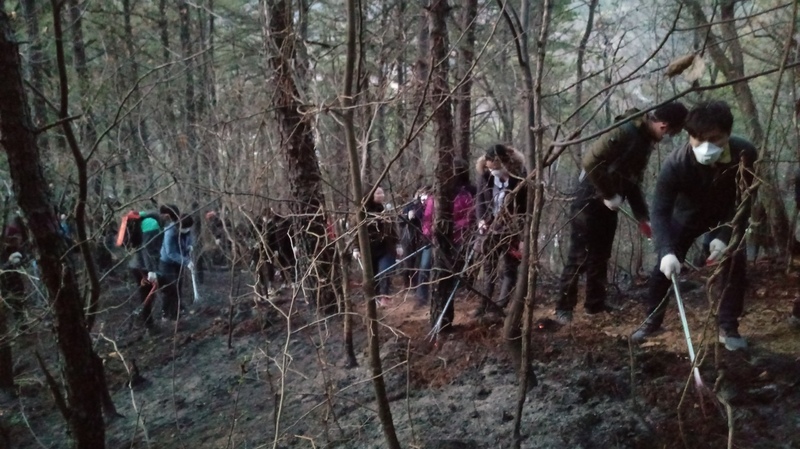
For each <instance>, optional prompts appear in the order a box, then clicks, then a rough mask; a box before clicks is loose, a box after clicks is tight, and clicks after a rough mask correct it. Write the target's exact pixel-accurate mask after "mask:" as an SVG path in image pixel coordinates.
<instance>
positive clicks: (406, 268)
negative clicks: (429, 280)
mask: <svg viewBox="0 0 800 449" xmlns="http://www.w3.org/2000/svg"><path fill="white" fill-rule="evenodd" d="M423 241H424V240H423V237H422V236H421V234H420V231H419V229H417V228H416V227H415V226H413V225H411V224H408V225H406V227H405V229H404V230H403V233H402V235H401V237H400V245H401V246H402V247H403V253H404V254H406V255H410V254H413V253H414V251H417V250H419V249H420V248H421V247H422V246H423ZM421 263H422V252H420V253H418V254H417V255H416V256H414V257H409V258H408V259H406V260H404V261H403V263H402V264H401V266H402V271H401V277H402V279H403V285H404V286H406V287H408V288H414V287H417V286H419V285H420V282H421V281H420V279H419V277H420V273H419V271H418V270H417V267H419V266H420V264H421Z"/></svg>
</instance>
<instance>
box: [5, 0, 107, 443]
mask: <svg viewBox="0 0 800 449" xmlns="http://www.w3.org/2000/svg"><path fill="white" fill-rule="evenodd" d="M3 3H4V2H2V1H0V76H2V79H3V82H2V83H0V130H2V136H3V140H2V145H3V147H4V148H5V150H6V154H7V156H8V163H9V168H10V172H11V178H12V181H13V185H14V192H15V194H16V198H17V203H18V205H19V207H20V209H22V211H23V213H24V214H25V217H26V218H27V221H28V226H29V229H30V232H31V235H32V236H33V239H34V241H35V243H36V246H37V247H38V248H39V254H40V259H39V267H40V270H41V279H42V282H43V283H44V285H45V287H46V288H47V292H48V298H49V301H50V304H51V306H52V307H53V313H54V315H55V325H54V327H55V332H56V339H57V342H58V347H59V349H60V351H61V353H62V355H63V377H64V379H65V381H66V399H67V405H68V408H69V416H68V417H67V421H68V423H69V427H70V431H71V437H72V438H73V440H74V447H76V448H79V449H102V448H104V447H105V426H104V423H103V414H102V410H101V404H102V392H101V390H102V387H98V380H99V379H101V378H102V374H101V373H98V366H97V364H96V363H95V360H96V359H95V357H96V356H95V354H94V352H93V350H92V343H91V339H90V337H89V333H88V331H87V329H86V316H85V315H84V312H83V301H82V298H81V292H80V289H79V287H78V283H77V278H76V276H75V272H74V270H73V267H72V266H71V265H70V264H69V263H68V262H65V261H66V260H67V259H64V260H62V255H63V254H65V253H66V251H67V249H68V248H67V245H66V242H65V241H64V240H63V239H62V237H61V236H60V234H59V232H58V229H59V228H58V219H57V217H56V216H55V215H54V213H53V207H52V202H51V201H50V192H49V191H48V183H47V181H46V180H45V178H44V175H43V173H42V165H41V162H42V161H41V158H40V155H39V149H38V146H37V144H36V136H35V134H34V132H33V129H34V128H33V124H32V123H31V119H30V113H29V110H28V106H27V102H26V97H25V92H24V89H23V84H22V73H21V65H20V58H19V48H18V45H17V43H16V41H15V40H14V37H13V34H12V31H11V27H10V25H9V19H8V15H7V14H6V13H5V12H4V8H3V7H4V4H3Z"/></svg>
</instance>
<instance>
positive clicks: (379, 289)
mask: <svg viewBox="0 0 800 449" xmlns="http://www.w3.org/2000/svg"><path fill="white" fill-rule="evenodd" d="M395 262H396V261H395V258H394V254H393V253H391V252H382V253H381V252H378V251H376V252H374V253H372V273H373V275H377V274H378V273H380V272H382V271H384V270H386V269H388V268H389V267H391V266H392V265H393V264H394V263H395ZM392 271H394V270H389V271H388V272H386V273H384V274H383V275H381V276H380V277H378V278H376V279H375V294H376V295H389V294H391V290H392Z"/></svg>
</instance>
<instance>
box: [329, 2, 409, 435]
mask: <svg viewBox="0 0 800 449" xmlns="http://www.w3.org/2000/svg"><path fill="white" fill-rule="evenodd" d="M357 1H358V0H347V59H346V62H345V75H344V91H343V92H342V97H341V101H342V122H343V123H344V131H345V140H346V145H347V155H348V162H349V165H350V188H351V193H352V195H353V198H358V199H360V198H363V195H364V190H363V186H362V184H361V176H359V175H360V171H359V164H358V148H357V143H356V130H355V124H354V115H355V114H354V111H353V105H354V104H355V101H354V97H355V94H354V93H353V84H354V79H355V73H356V57H357V55H358V53H357V43H363V40H360V39H359V40H358V42H357V41H356V35H357V32H356V31H357V28H358V26H357V24H360V20H357V19H360V18H361V10H360V8H357V7H356V5H357ZM357 91H360V90H357ZM356 217H357V219H358V230H357V232H358V242H359V247H360V248H361V249H362V251H363V257H364V259H363V260H364V261H369V260H371V258H372V254H371V250H370V245H369V233H368V230H367V227H366V225H365V222H366V218H367V214H366V209H365V208H364V205H363V203H358V204H357V209H356ZM362 275H363V276H362V279H363V281H364V296H365V297H366V298H368V299H367V335H368V351H369V367H370V371H371V374H372V385H373V388H374V389H375V401H376V402H377V405H378V417H379V418H380V421H381V428H382V430H383V434H384V436H385V438H386V445H387V447H389V448H390V449H400V442H399V441H398V439H397V432H396V431H395V428H394V421H393V419H392V409H391V406H390V404H389V400H388V398H387V397H386V383H385V381H384V378H383V367H382V364H381V347H380V326H379V323H378V311H377V310H376V307H375V301H372V300H371V299H372V297H373V295H374V294H375V277H374V276H375V273H373V271H372V264H371V263H369V262H367V263H364V264H363V272H362Z"/></svg>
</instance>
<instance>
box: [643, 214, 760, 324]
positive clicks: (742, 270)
mask: <svg viewBox="0 0 800 449" xmlns="http://www.w3.org/2000/svg"><path fill="white" fill-rule="evenodd" d="M672 226H673V227H674V228H676V230H677V235H679V237H678V243H677V245H676V248H675V256H676V257H677V258H678V260H680V261H681V262H683V260H684V258H685V257H686V253H687V251H689V248H690V247H691V246H692V243H693V242H694V240H695V239H696V238H697V237H698V236H700V234H702V233H703V231H702V230H691V229H686V228H683V229H680V225H678V224H677V223H673V224H672ZM663 256H664V255H661V257H663ZM660 266H661V261H660V260H659V261H658V262H656V266H655V267H654V268H653V272H652V273H650V280H649V281H648V284H647V288H648V292H647V302H646V307H647V316H648V317H649V318H648V320H649V321H650V323H651V324H653V325H655V326H660V325H661V323H662V322H663V321H664V313H665V312H666V308H667V307H666V306H667V301H666V300H665V298H666V296H667V294H668V293H669V289H670V287H672V281H671V280H670V279H667V277H666V276H664V274H663V273H662V272H661V270H660ZM721 281H722V299H721V301H720V304H719V317H718V321H719V326H720V328H722V329H724V330H726V331H736V330H738V329H739V316H741V315H742V311H743V310H744V291H745V288H746V287H747V253H746V251H745V250H744V248H742V249H739V250H736V252H735V253H734V254H732V255H730V256H729V257H726V258H725V261H724V263H723V267H722V279H721Z"/></svg>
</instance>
